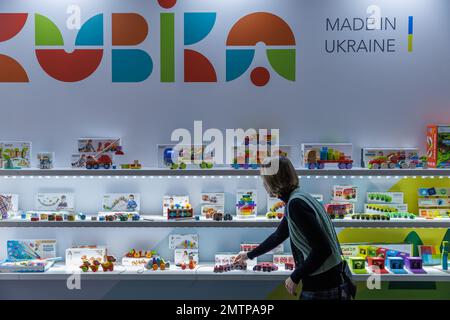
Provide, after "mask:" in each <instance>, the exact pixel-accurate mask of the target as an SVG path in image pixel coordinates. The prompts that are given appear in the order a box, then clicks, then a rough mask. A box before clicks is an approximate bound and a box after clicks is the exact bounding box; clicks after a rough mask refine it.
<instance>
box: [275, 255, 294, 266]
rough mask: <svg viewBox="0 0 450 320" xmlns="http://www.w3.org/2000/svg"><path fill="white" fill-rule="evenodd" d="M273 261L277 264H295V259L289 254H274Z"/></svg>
mask: <svg viewBox="0 0 450 320" xmlns="http://www.w3.org/2000/svg"><path fill="white" fill-rule="evenodd" d="M273 263H274V264H276V265H278V266H284V265H285V264H286V263H290V264H293V265H294V266H295V260H294V257H293V256H292V255H291V254H274V255H273Z"/></svg>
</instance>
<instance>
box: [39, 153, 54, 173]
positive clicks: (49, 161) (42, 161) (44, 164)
mask: <svg viewBox="0 0 450 320" xmlns="http://www.w3.org/2000/svg"><path fill="white" fill-rule="evenodd" d="M54 158H55V153H54V152H39V153H38V154H37V159H38V168H39V169H43V170H48V169H53V163H54Z"/></svg>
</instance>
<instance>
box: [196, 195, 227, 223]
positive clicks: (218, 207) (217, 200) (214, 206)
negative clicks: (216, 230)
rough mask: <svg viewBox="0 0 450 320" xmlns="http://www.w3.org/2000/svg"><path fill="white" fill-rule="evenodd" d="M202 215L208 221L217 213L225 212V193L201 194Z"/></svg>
mask: <svg viewBox="0 0 450 320" xmlns="http://www.w3.org/2000/svg"><path fill="white" fill-rule="evenodd" d="M200 202H201V214H202V216H203V217H205V218H207V219H212V218H213V216H214V214H215V213H217V212H222V213H223V212H224V211H225V193H223V192H203V193H202V194H201V199H200Z"/></svg>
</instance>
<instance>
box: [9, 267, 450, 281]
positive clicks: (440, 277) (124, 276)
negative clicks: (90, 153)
mask: <svg viewBox="0 0 450 320" xmlns="http://www.w3.org/2000/svg"><path fill="white" fill-rule="evenodd" d="M424 270H425V271H426V272H427V273H426V274H411V273H408V274H392V273H389V274H384V275H381V281H384V282H388V281H392V282H394V281H395V282H398V281H400V282H402V281H404V282H450V273H449V272H444V271H442V270H440V269H439V267H424ZM76 273H77V274H80V275H81V280H110V281H122V280H138V281H142V280H147V281H148V280H155V281H158V280H165V281H166V280H176V281H180V280H185V281H196V280H228V281H242V280H243V281H284V280H285V279H286V278H287V277H288V276H289V275H290V274H291V271H286V270H278V271H274V272H270V273H269V272H254V271H252V270H247V271H231V272H226V273H214V271H213V265H212V264H211V263H209V264H202V265H200V266H198V267H197V268H196V269H195V270H179V269H175V268H171V269H170V270H165V271H160V270H158V271H151V270H145V269H144V268H142V267H123V266H120V265H118V266H116V268H115V270H114V271H113V272H102V271H99V272H96V273H94V272H86V273H79V272H78V271H76ZM71 275H73V272H71V271H70V270H67V269H66V267H65V266H64V264H62V263H59V264H56V265H55V266H54V267H52V268H50V269H49V270H48V271H47V272H44V273H0V280H45V281H47V280H64V281H66V280H67V279H68V277H69V276H71ZM371 275H372V274H370V273H369V274H354V275H353V280H354V281H356V282H362V281H367V279H368V278H369V277H370V276H371Z"/></svg>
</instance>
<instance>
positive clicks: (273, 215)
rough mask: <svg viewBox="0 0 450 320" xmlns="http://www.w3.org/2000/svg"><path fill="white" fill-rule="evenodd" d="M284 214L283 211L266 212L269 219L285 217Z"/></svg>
mask: <svg viewBox="0 0 450 320" xmlns="http://www.w3.org/2000/svg"><path fill="white" fill-rule="evenodd" d="M283 217H284V214H283V213H281V212H267V213H266V218H267V219H279V220H281V219H283Z"/></svg>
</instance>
